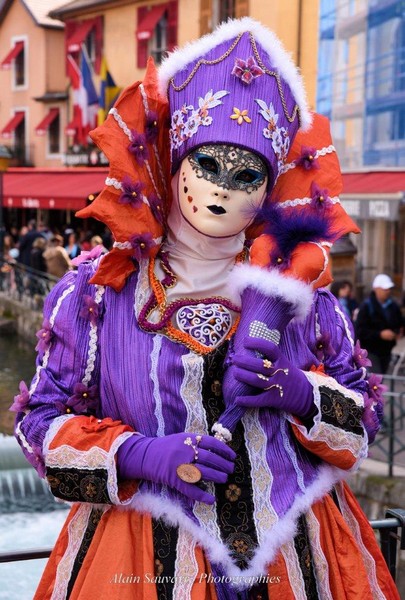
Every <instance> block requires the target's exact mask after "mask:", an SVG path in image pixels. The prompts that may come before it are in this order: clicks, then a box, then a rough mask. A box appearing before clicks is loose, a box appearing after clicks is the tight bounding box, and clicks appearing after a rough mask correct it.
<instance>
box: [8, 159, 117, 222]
mask: <svg viewBox="0 0 405 600" xmlns="http://www.w3.org/2000/svg"><path fill="white" fill-rule="evenodd" d="M107 175H108V169H106V168H101V167H93V168H74V167H72V168H66V169H35V168H11V169H8V171H6V172H5V173H4V174H3V183H4V188H3V189H4V192H3V206H4V207H5V208H42V209H51V210H75V211H76V210H79V209H80V208H83V207H84V206H86V201H87V197H88V196H89V194H97V193H98V192H99V191H101V190H102V188H103V187H104V182H105V178H106V177H107Z"/></svg>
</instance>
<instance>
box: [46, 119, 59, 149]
mask: <svg viewBox="0 0 405 600" xmlns="http://www.w3.org/2000/svg"><path fill="white" fill-rule="evenodd" d="M48 133H49V153H50V154H59V153H60V117H59V114H58V115H57V116H56V117H55V118H54V120H53V121H52V122H51V124H50V125H49V130H48Z"/></svg>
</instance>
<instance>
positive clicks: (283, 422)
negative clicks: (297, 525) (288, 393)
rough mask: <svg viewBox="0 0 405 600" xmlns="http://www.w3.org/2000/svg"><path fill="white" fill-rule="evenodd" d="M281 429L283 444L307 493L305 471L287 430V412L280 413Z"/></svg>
mask: <svg viewBox="0 0 405 600" xmlns="http://www.w3.org/2000/svg"><path fill="white" fill-rule="evenodd" d="M280 431H281V437H282V439H283V445H284V448H285V451H286V454H287V456H288V457H289V458H290V460H291V462H292V465H293V467H294V471H295V474H296V475H297V483H298V486H299V488H300V490H301V491H302V492H304V493H305V482H304V473H303V472H302V469H300V466H299V464H298V460H297V454H296V452H295V450H294V448H293V447H292V446H291V442H290V438H289V436H288V431H287V420H286V413H283V414H282V415H280Z"/></svg>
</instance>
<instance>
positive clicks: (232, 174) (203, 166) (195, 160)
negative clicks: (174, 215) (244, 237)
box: [178, 144, 268, 238]
mask: <svg viewBox="0 0 405 600" xmlns="http://www.w3.org/2000/svg"><path fill="white" fill-rule="evenodd" d="M267 179H268V177H267V168H266V166H265V164H264V162H263V161H262V160H261V158H259V157H258V156H257V155H256V154H253V153H252V152H249V151H248V150H244V149H242V148H237V147H234V146H229V145H220V144H213V145H210V146H202V147H200V148H198V149H197V150H194V151H193V152H191V153H190V154H189V155H188V156H187V157H186V158H184V159H183V161H182V163H181V165H180V168H179V173H178V198H179V207H180V211H181V214H182V215H183V217H184V219H186V221H187V222H188V223H189V224H190V225H191V226H192V227H193V228H194V229H196V230H197V231H198V232H200V233H202V234H204V235H207V236H209V237H214V238H223V237H231V236H235V235H237V234H238V233H240V232H241V231H244V230H245V229H246V227H247V226H248V225H249V224H250V223H251V222H252V220H253V219H254V217H255V214H256V211H257V209H258V208H260V206H261V205H262V203H263V200H264V198H265V196H266V186H267Z"/></svg>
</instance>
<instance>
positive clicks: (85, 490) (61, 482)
mask: <svg viewBox="0 0 405 600" xmlns="http://www.w3.org/2000/svg"><path fill="white" fill-rule="evenodd" d="M107 477H108V474H107V471H106V470H105V469H93V470H92V471H89V470H87V469H74V468H69V469H57V468H53V467H50V468H49V467H48V468H47V469H46V478H47V480H48V483H49V485H50V488H51V492H52V494H53V495H54V496H56V497H57V498H61V499H62V500H68V501H69V502H92V503H93V504H111V500H110V498H109V496H108V491H107Z"/></svg>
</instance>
